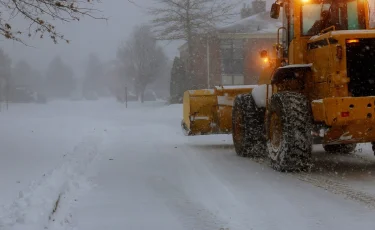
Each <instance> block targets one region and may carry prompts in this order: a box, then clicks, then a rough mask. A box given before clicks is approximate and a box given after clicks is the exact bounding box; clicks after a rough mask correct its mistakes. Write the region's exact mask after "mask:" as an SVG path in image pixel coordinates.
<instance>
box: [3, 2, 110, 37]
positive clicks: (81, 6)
mask: <svg viewBox="0 0 375 230" xmlns="http://www.w3.org/2000/svg"><path fill="white" fill-rule="evenodd" d="M99 1H100V0H0V7H1V12H0V35H2V36H4V37H5V38H8V39H13V40H17V41H22V40H21V38H20V35H21V34H22V33H27V35H28V36H29V37H30V36H32V35H33V34H35V35H39V36H40V38H43V36H44V34H48V35H49V37H50V38H51V39H52V40H53V42H55V43H57V42H58V40H64V41H66V42H68V43H69V40H67V39H65V38H64V35H63V34H61V33H59V32H58V31H57V30H56V27H55V25H54V24H52V23H51V21H63V22H72V21H79V19H80V18H81V17H83V16H88V17H91V18H96V19H99V18H101V19H104V18H103V17H99V16H97V15H96V14H97V13H98V12H99V11H98V10H95V9H94V8H93V5H94V4H95V3H97V2H99ZM17 16H21V17H24V18H25V20H27V21H29V22H30V25H29V28H28V30H27V31H21V30H18V29H17V28H13V25H12V22H11V20H12V19H13V18H15V17H17Z"/></svg>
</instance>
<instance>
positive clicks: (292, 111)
mask: <svg viewBox="0 0 375 230" xmlns="http://www.w3.org/2000/svg"><path fill="white" fill-rule="evenodd" d="M279 15H281V17H282V18H283V27H281V28H279V30H278V31H277V32H278V34H281V39H277V43H276V45H275V46H274V49H273V51H272V53H267V51H261V52H260V58H264V60H265V61H267V60H268V61H269V65H267V68H266V69H264V71H263V72H262V74H261V76H260V80H259V82H258V85H256V86H241V87H225V86H224V87H216V88H215V89H206V90H195V91H187V92H185V94H184V102H183V103H184V105H183V110H184V111H183V120H182V127H183V129H184V130H185V133H186V134H187V135H199V134H215V133H231V132H232V136H233V142H234V146H235V150H236V153H237V154H238V155H240V156H247V157H255V156H259V155H263V154H267V155H268V157H269V158H270V160H271V165H272V167H273V168H275V169H276V170H279V171H295V170H303V169H306V167H307V166H308V165H310V164H309V161H310V158H311V151H312V145H313V144H314V143H315V144H323V147H324V149H325V150H326V152H336V153H350V152H353V151H354V150H355V147H356V144H357V143H365V142H371V143H373V146H374V142H375V74H374V73H375V31H374V30H370V28H369V6H368V2H367V1H366V0H280V1H276V2H275V3H274V4H272V8H271V11H270V16H271V18H279ZM373 149H374V147H373Z"/></svg>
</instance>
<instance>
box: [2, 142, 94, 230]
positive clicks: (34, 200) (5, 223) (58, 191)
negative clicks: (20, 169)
mask: <svg viewBox="0 0 375 230" xmlns="http://www.w3.org/2000/svg"><path fill="white" fill-rule="evenodd" d="M100 141H101V138H98V137H94V136H91V137H87V138H85V140H83V141H82V142H81V143H79V144H78V145H77V146H76V147H75V148H74V150H73V151H72V152H71V153H70V154H67V155H66V156H65V158H66V159H65V161H64V163H63V164H62V165H61V167H59V168H56V169H54V170H52V171H50V172H49V173H46V174H44V175H43V177H42V178H41V179H40V180H39V181H34V182H32V183H31V184H30V186H29V187H28V188H27V189H26V190H24V191H21V192H20V193H19V195H18V199H16V200H15V201H14V202H13V203H12V204H11V205H9V206H4V207H1V208H0V229H1V230H10V229H17V230H41V229H66V228H67V227H69V226H70V225H71V224H72V216H71V215H70V214H69V210H70V208H71V206H72V205H74V203H75V202H77V198H78V197H79V196H80V195H81V194H82V193H83V192H85V191H87V190H88V189H90V188H91V187H92V184H91V183H90V180H89V179H88V177H87V175H86V171H87V169H88V166H89V165H90V163H91V162H92V161H93V160H94V158H95V157H96V155H97V146H98V144H99V143H100Z"/></svg>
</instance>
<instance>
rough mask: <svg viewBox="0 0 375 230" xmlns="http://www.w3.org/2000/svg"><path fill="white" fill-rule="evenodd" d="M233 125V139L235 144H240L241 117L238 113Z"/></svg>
mask: <svg viewBox="0 0 375 230" xmlns="http://www.w3.org/2000/svg"><path fill="white" fill-rule="evenodd" d="M235 116H236V117H235V120H234V122H235V124H234V127H233V128H234V130H233V138H234V140H235V142H236V143H241V142H242V138H243V137H242V124H243V123H242V122H243V120H242V116H241V115H240V113H239V112H237V113H235Z"/></svg>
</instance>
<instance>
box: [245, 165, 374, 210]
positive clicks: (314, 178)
mask: <svg viewBox="0 0 375 230" xmlns="http://www.w3.org/2000/svg"><path fill="white" fill-rule="evenodd" d="M251 160H253V161H254V162H256V163H258V164H260V165H265V166H266V165H267V166H268V167H271V165H270V164H271V163H270V161H269V160H268V159H264V158H258V159H256V158H253V159H251ZM285 175H291V176H292V177H294V178H296V179H298V180H301V181H304V182H306V183H309V184H311V185H314V186H316V187H319V188H323V189H325V190H327V191H329V192H331V193H334V194H337V195H342V196H344V197H346V198H347V199H350V200H353V201H356V202H358V203H361V204H364V205H365V206H366V207H367V208H370V209H375V195H372V194H370V193H367V192H364V191H361V190H358V189H355V188H353V187H352V186H350V185H349V184H347V183H343V182H339V181H338V180H334V179H331V178H329V177H327V176H321V175H317V174H313V173H306V172H299V173H285Z"/></svg>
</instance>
